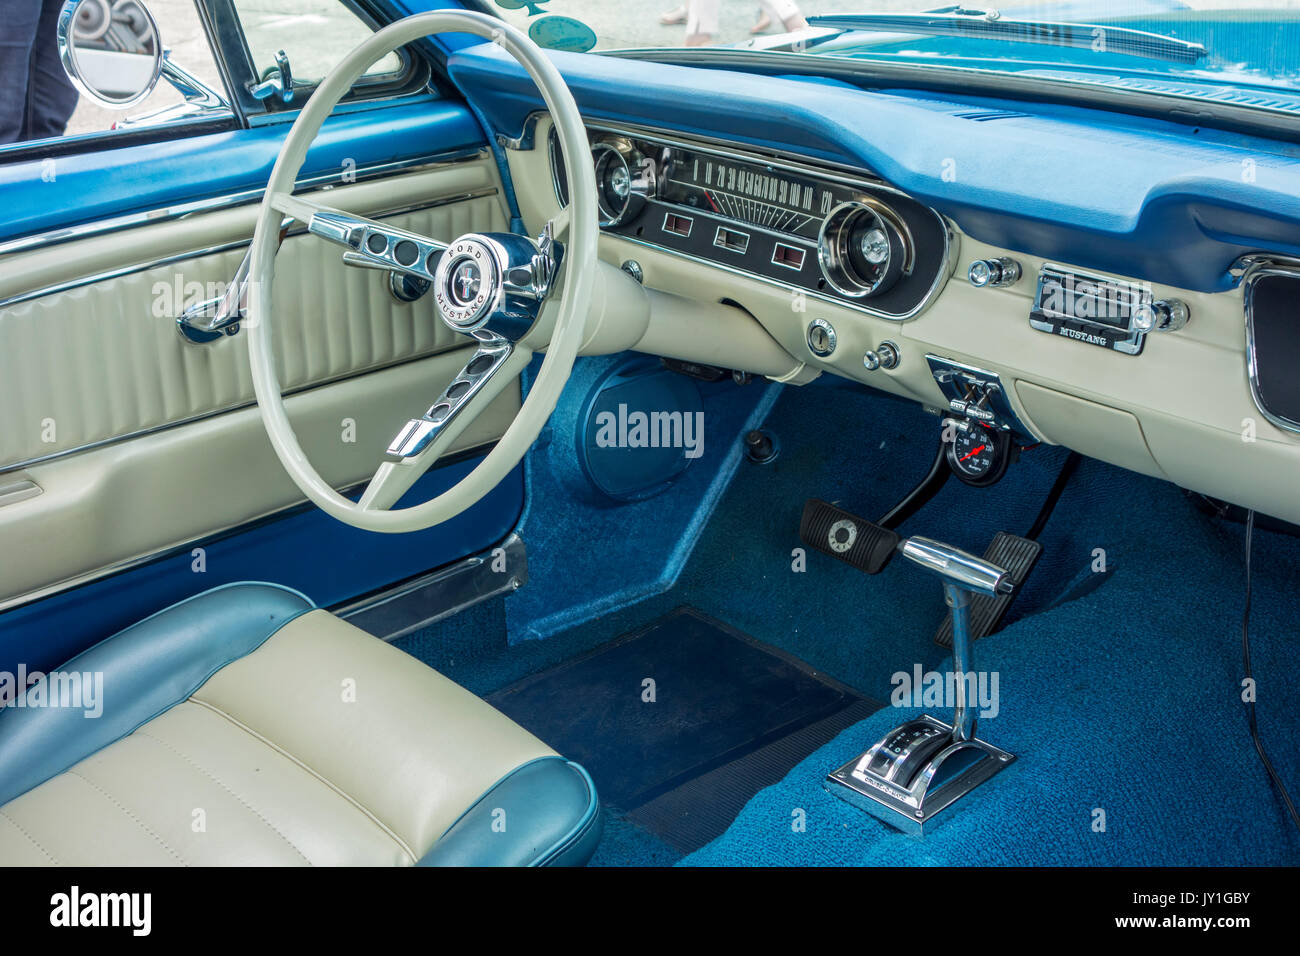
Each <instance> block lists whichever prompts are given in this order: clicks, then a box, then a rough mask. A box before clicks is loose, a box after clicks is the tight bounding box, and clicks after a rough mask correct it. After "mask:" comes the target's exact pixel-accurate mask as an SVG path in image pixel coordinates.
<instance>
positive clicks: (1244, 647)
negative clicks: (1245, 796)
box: [1241, 511, 1300, 830]
mask: <svg viewBox="0 0 1300 956" xmlns="http://www.w3.org/2000/svg"><path fill="white" fill-rule="evenodd" d="M1254 534H1255V512H1254V511H1247V512H1246V606H1245V609H1244V610H1243V611H1242V615H1241V658H1242V666H1243V668H1244V669H1245V671H1246V679H1247V680H1248V681H1250V682H1251V683H1252V684H1253V683H1254V681H1255V678H1254V676H1253V675H1252V674H1251V672H1250V552H1251V539H1252V538H1253V537H1254ZM1246 713H1247V714H1248V715H1249V716H1250V739H1251V740H1253V741H1254V742H1255V751H1256V752H1257V753H1258V754H1259V759H1260V762H1261V763H1263V764H1264V769H1265V770H1267V771H1268V777H1269V779H1270V780H1272V781H1273V786H1274V787H1276V788H1277V792H1278V795H1279V796H1281V798H1282V802H1283V803H1284V804H1286V809H1287V812H1288V813H1290V814H1291V819H1292V821H1294V823H1295V825H1296V829H1298V830H1300V813H1297V812H1296V808H1295V804H1294V803H1292V802H1291V794H1289V793H1287V790H1286V785H1285V784H1283V783H1282V778H1281V777H1279V776H1278V775H1277V771H1276V770H1274V769H1273V762H1272V761H1271V760H1269V759H1268V754H1266V753H1265V752H1264V743H1263V741H1261V740H1260V739H1259V725H1258V724H1257V723H1256V722H1255V688H1254V687H1252V688H1251V689H1250V699H1249V700H1247V701H1246Z"/></svg>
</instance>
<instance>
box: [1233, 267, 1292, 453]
mask: <svg viewBox="0 0 1300 956" xmlns="http://www.w3.org/2000/svg"><path fill="white" fill-rule="evenodd" d="M1238 267H1240V268H1241V302H1242V312H1243V313H1244V315H1245V319H1246V379H1247V381H1248V382H1249V383H1250V398H1251V401H1253V402H1254V403H1255V407H1256V408H1257V409H1259V413H1260V414H1261V415H1263V416H1264V418H1265V419H1267V420H1268V422H1269V423H1270V424H1272V425H1275V426H1277V427H1278V428H1280V429H1282V430H1283V431H1287V432H1291V433H1293V434H1300V421H1295V420H1292V419H1290V418H1284V417H1283V416H1281V415H1278V414H1277V413H1276V412H1272V411H1270V410H1269V409H1268V408H1267V407H1265V405H1264V399H1263V396H1262V395H1261V394H1260V385H1259V355H1258V353H1257V351H1256V349H1255V317H1254V313H1253V310H1252V308H1251V306H1252V304H1253V303H1252V301H1251V295H1252V292H1253V290H1254V287H1255V283H1256V282H1258V281H1259V280H1260V279H1262V278H1264V277H1265V276H1289V277H1291V278H1294V279H1297V280H1300V259H1295V258H1292V257H1290V256H1269V255H1254V256H1243V257H1242V258H1241V259H1239V260H1238V261H1237V263H1234V268H1238ZM1298 321H1300V320H1298Z"/></svg>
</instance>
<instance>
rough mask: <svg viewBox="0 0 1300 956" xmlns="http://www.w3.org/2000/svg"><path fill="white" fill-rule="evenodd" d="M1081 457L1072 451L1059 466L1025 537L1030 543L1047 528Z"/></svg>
mask: <svg viewBox="0 0 1300 956" xmlns="http://www.w3.org/2000/svg"><path fill="white" fill-rule="evenodd" d="M1082 458H1083V456H1082V455H1080V454H1079V453H1078V452H1077V451H1072V452H1070V454H1069V455H1068V456H1067V457H1066V459H1065V464H1063V465H1062V466H1061V471H1060V473H1059V474H1058V475H1057V476H1056V481H1055V482H1053V483H1052V490H1051V491H1049V492H1048V493H1047V500H1046V501H1044V502H1043V507H1042V509H1041V510H1039V512H1038V517H1037V518H1035V519H1034V526H1033V527H1032V528H1030V529H1029V533H1028V534H1026V535H1025V537H1026V538H1028V539H1029V540H1030V541H1037V540H1038V536H1039V535H1040V534H1042V533H1043V529H1044V528H1045V527H1047V520H1048V519H1049V518H1051V517H1052V512H1053V511H1055V510H1056V503H1057V502H1058V501H1060V500H1061V495H1062V494H1063V493H1064V491H1065V486H1066V485H1067V484H1069V483H1070V476H1071V475H1073V474H1074V470H1075V469H1076V468H1078V467H1079V462H1080V461H1081V460H1082Z"/></svg>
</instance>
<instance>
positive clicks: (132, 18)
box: [58, 0, 163, 110]
mask: <svg viewBox="0 0 1300 956" xmlns="http://www.w3.org/2000/svg"><path fill="white" fill-rule="evenodd" d="M58 43H59V59H60V60H61V61H62V63H63V69H64V71H65V72H66V73H67V74H68V78H69V79H70V80H72V83H73V85H74V86H76V87H77V89H78V90H79V91H80V92H81V93H83V94H85V95H86V96H88V97H90V98H91V99H93V100H95V101H96V102H97V103H100V104H102V105H104V106H107V107H109V108H110V109H118V110H124V109H129V108H130V107H132V106H134V105H135V104H137V103H139V102H140V101H141V100H143V99H145V97H147V96H148V95H149V94H150V93H152V92H153V90H154V87H155V86H157V85H158V78H159V77H160V76H161V75H162V70H163V49H162V43H161V40H160V38H159V35H158V24H157V23H156V22H155V21H154V18H153V14H151V13H150V12H149V8H148V7H146V6H145V5H144V3H143V2H142V0H68V2H67V3H65V4H64V5H63V9H62V11H60V13H59V24H58Z"/></svg>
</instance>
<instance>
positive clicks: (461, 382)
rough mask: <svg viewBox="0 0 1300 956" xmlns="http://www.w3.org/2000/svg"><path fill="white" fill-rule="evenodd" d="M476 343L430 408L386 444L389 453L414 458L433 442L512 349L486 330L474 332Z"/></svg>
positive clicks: (511, 346)
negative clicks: (468, 357)
mask: <svg viewBox="0 0 1300 956" xmlns="http://www.w3.org/2000/svg"><path fill="white" fill-rule="evenodd" d="M474 337H475V338H476V339H478V342H479V347H478V350H477V351H476V352H475V353H474V357H473V358H471V359H470V360H469V361H468V362H467V363H466V364H465V367H464V368H463V369H461V370H460V374H458V375H457V376H456V377H455V378H454V379H452V380H451V384H449V385H448V386H447V387H446V388H445V389H443V391H442V394H441V395H439V396H438V398H437V400H436V401H435V402H434V403H433V404H432V405H431V406H429V410H428V411H427V412H425V413H424V415H422V416H421V417H420V418H413V419H411V420H410V421H408V422H407V423H406V425H405V427H404V428H402V430H401V431H400V432H398V433H397V435H396V436H395V437H394V438H393V440H392V441H391V442H390V443H389V445H388V454H389V455H391V456H393V457H394V458H399V459H409V458H415V457H416V456H418V455H419V454H420V453H421V452H422V451H424V450H425V449H426V448H428V447H429V445H430V444H432V443H433V440H434V439H435V438H437V437H438V434H439V433H440V432H442V431H443V430H444V429H445V428H447V426H448V425H450V424H451V423H452V422H453V421H454V420H455V419H456V416H457V415H459V414H460V413H461V411H462V410H463V409H464V408H465V406H466V405H468V404H469V402H470V401H471V400H472V399H473V398H474V396H475V395H477V394H478V393H479V392H481V391H482V390H483V386H485V385H486V384H487V382H488V380H489V379H490V378H491V377H492V376H493V375H494V374H495V373H496V372H497V370H498V369H499V368H501V366H502V365H503V364H504V363H505V361H506V359H507V358H509V357H510V353H511V352H513V351H514V345H513V344H512V343H510V342H508V341H506V340H505V339H502V338H498V337H497V336H495V335H492V334H491V333H489V332H476V333H475V334H474Z"/></svg>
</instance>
